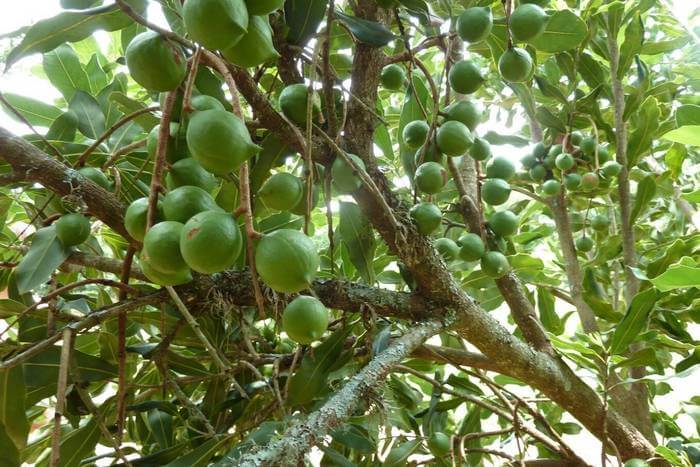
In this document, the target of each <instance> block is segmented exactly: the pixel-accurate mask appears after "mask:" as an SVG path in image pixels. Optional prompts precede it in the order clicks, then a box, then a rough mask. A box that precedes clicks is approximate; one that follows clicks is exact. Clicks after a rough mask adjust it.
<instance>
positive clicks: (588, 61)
mask: <svg viewBox="0 0 700 467" xmlns="http://www.w3.org/2000/svg"><path fill="white" fill-rule="evenodd" d="M578 72H579V73H580V74H581V78H583V80H584V81H585V82H586V84H588V86H590V87H591V89H595V88H597V87H598V86H605V85H607V81H608V76H609V75H610V72H609V71H608V70H607V69H604V68H603V66H601V64H600V63H599V62H598V60H596V59H595V58H593V57H592V56H591V55H590V54H587V53H585V52H584V53H582V54H581V56H580V57H579V64H578Z"/></svg>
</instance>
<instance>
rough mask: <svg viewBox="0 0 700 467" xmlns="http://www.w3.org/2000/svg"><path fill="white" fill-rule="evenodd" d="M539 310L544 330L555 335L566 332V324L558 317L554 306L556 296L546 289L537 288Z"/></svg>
mask: <svg viewBox="0 0 700 467" xmlns="http://www.w3.org/2000/svg"><path fill="white" fill-rule="evenodd" d="M537 309H538V310H539V312H540V321H541V322H542V326H544V328H545V329H546V330H547V331H549V332H551V333H554V334H557V335H559V334H561V333H563V332H564V323H562V321H561V318H559V315H557V312H556V308H555V306H554V296H553V295H552V294H551V293H550V292H549V291H548V290H547V289H545V288H544V287H538V288H537Z"/></svg>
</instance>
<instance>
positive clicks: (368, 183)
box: [314, 125, 401, 232]
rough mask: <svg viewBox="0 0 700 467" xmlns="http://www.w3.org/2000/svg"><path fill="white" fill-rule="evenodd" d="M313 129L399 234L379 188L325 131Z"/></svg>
mask: <svg viewBox="0 0 700 467" xmlns="http://www.w3.org/2000/svg"><path fill="white" fill-rule="evenodd" d="M314 128H315V129H316V132H317V133H318V134H320V135H321V136H322V137H323V139H324V140H326V142H328V145H329V146H330V147H331V149H332V150H333V151H334V152H335V153H336V154H337V155H339V156H340V157H342V158H343V160H344V161H345V163H346V164H348V165H349V166H350V168H351V169H352V170H353V172H355V174H357V176H358V177H359V178H360V181H361V182H362V184H363V185H364V187H365V188H366V189H367V191H368V192H369V193H370V194H372V196H373V197H374V199H375V200H376V201H377V203H379V205H380V206H381V208H382V210H383V211H384V214H385V216H386V218H387V220H388V221H389V223H390V224H391V226H392V227H393V229H394V231H396V232H400V231H401V226H400V224H399V222H398V221H397V220H396V217H395V216H394V212H393V211H392V210H391V208H390V207H389V205H388V204H387V202H386V199H384V196H383V195H382V193H381V192H380V191H379V188H377V185H375V183H374V181H373V180H372V179H371V178H370V176H369V175H368V174H367V172H365V171H364V170H363V169H362V167H360V166H359V165H357V164H356V163H355V161H354V160H353V159H352V158H351V157H350V156H349V155H348V153H346V152H345V151H343V150H342V149H341V148H340V146H338V145H337V144H336V143H335V141H334V140H333V138H331V137H330V136H328V135H327V134H326V132H325V131H323V130H322V129H321V128H320V127H318V126H317V125H314Z"/></svg>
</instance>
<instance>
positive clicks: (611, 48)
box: [607, 34, 655, 442]
mask: <svg viewBox="0 0 700 467" xmlns="http://www.w3.org/2000/svg"><path fill="white" fill-rule="evenodd" d="M616 37H617V35H616V34H615V35H613V34H608V35H607V42H608V52H609V53H610V77H611V81H612V94H613V102H612V103H613V114H614V120H615V154H616V158H617V162H618V163H619V164H620V166H621V169H620V173H619V174H618V176H617V193H618V197H619V201H620V221H621V222H620V224H621V226H620V235H621V237H622V258H623V263H624V265H625V301H626V302H627V304H629V303H631V301H632V298H633V297H634V296H635V295H636V294H637V291H638V290H639V279H637V276H635V274H634V272H633V268H636V267H637V251H636V243H635V235H634V225H633V224H632V200H631V195H630V180H629V163H628V160H627V125H626V123H625V120H624V113H625V92H624V89H623V88H622V80H620V78H619V77H618V69H619V66H620V51H619V49H618V46H617V39H616ZM635 347H636V346H633V348H635ZM630 373H631V375H632V376H633V377H635V378H642V377H643V376H644V374H645V368H644V367H636V368H631V369H630ZM626 392H628V395H629V397H628V400H627V401H619V402H618V403H624V404H625V406H626V407H627V410H625V413H626V414H628V415H627V416H628V418H629V419H630V421H631V422H632V423H634V425H635V426H637V427H638V428H639V429H640V430H641V431H642V432H643V433H644V434H645V436H646V437H647V439H649V440H651V441H652V442H654V441H655V436H654V427H653V424H652V421H651V413H650V410H649V401H648V399H649V397H648V391H647V387H646V384H645V383H643V382H640V383H634V384H632V385H631V386H630V390H629V391H626ZM613 395H614V393H613Z"/></svg>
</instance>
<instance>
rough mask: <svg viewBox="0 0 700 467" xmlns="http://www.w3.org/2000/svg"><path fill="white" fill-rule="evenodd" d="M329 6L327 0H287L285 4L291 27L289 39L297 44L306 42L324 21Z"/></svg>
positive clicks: (288, 34)
mask: <svg viewBox="0 0 700 467" xmlns="http://www.w3.org/2000/svg"><path fill="white" fill-rule="evenodd" d="M327 6H328V1H327V0H287V1H286V2H285V4H284V15H285V19H286V23H287V26H288V27H289V31H288V32H287V40H288V41H289V42H290V43H292V44H296V45H303V44H306V42H307V41H308V40H309V39H310V38H311V36H313V35H314V34H315V33H316V29H318V25H319V24H321V21H323V18H324V15H325V13H326V7H327Z"/></svg>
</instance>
